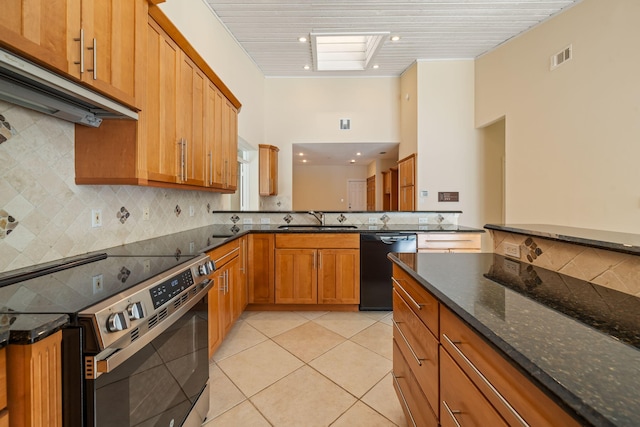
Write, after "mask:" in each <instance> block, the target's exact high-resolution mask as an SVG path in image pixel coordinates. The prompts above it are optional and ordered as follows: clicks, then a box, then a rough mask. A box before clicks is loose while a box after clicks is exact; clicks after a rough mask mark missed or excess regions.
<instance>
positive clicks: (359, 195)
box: [347, 179, 367, 211]
mask: <svg viewBox="0 0 640 427" xmlns="http://www.w3.org/2000/svg"><path fill="white" fill-rule="evenodd" d="M347 202H348V204H347V209H348V210H350V211H365V210H367V180H365V179H350V180H348V181H347Z"/></svg>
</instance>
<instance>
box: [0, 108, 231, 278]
mask: <svg viewBox="0 0 640 427" xmlns="http://www.w3.org/2000/svg"><path fill="white" fill-rule="evenodd" d="M0 116H1V117H2V120H1V121H2V128H3V132H2V135H3V138H2V139H3V142H2V143H0V272H3V271H9V270H13V269H16V268H20V267H25V266H29V265H32V264H36V263H42V262H47V261H53V260H56V259H60V258H64V257H67V256H73V255H78V254H82V253H86V252H90V251H94V250H99V249H104V248H108V247H113V246H118V245H121V244H124V243H130V242H135V241H138V240H144V239H150V238H153V237H158V236H162V235H165V234H170V233H174V232H178V231H184V230H190V229H192V228H196V227H200V226H204V225H208V224H211V223H212V222H213V221H212V216H211V212H213V211H216V210H220V209H221V206H222V200H221V195H220V194H215V193H209V192H199V191H180V190H171V189H161V188H152V187H137V186H124V185H118V186H110V185H105V186H86V185H83V186H79V185H76V184H75V182H74V180H75V172H74V147H73V140H74V125H73V124H72V123H69V122H66V121H62V120H58V119H55V118H53V117H50V116H47V115H44V114H40V113H38V112H35V111H32V110H28V109H25V108H22V107H18V106H14V105H12V104H8V103H5V102H4V101H0ZM95 211H99V213H100V216H101V222H102V226H100V227H92V217H93V213H94V212H95ZM145 211H148V212H149V215H148V218H149V219H148V220H147V219H144V217H145V215H144V214H145ZM192 212H193V215H191V213H192Z"/></svg>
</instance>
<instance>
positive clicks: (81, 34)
mask: <svg viewBox="0 0 640 427" xmlns="http://www.w3.org/2000/svg"><path fill="white" fill-rule="evenodd" d="M73 41H75V42H80V61H73V63H74V64H78V65H80V74H82V73H84V28H80V37H78V38H74V39H73Z"/></svg>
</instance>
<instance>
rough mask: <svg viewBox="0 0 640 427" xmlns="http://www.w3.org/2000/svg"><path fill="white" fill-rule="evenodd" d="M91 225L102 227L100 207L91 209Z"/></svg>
mask: <svg viewBox="0 0 640 427" xmlns="http://www.w3.org/2000/svg"><path fill="white" fill-rule="evenodd" d="M91 227H93V228H96V227H102V211H101V210H100V209H92V210H91Z"/></svg>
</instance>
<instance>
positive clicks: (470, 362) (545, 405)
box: [441, 310, 578, 427]
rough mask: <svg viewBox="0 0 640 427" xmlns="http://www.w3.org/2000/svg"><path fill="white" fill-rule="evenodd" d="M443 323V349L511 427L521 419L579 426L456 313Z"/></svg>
mask: <svg viewBox="0 0 640 427" xmlns="http://www.w3.org/2000/svg"><path fill="white" fill-rule="evenodd" d="M441 321H442V324H441V328H442V330H441V332H442V337H441V343H442V346H443V348H444V349H445V350H447V352H448V353H449V354H450V355H451V357H452V358H453V359H454V360H455V361H456V362H457V363H458V365H459V366H460V367H461V368H462V370H463V371H464V372H465V373H466V374H467V376H469V378H471V380H472V381H473V382H474V384H476V386H477V387H478V389H480V390H481V391H482V393H483V394H484V396H486V398H487V399H488V400H489V401H490V402H491V403H492V404H493V406H494V407H496V409H497V410H498V411H499V412H500V414H502V416H503V418H504V419H505V420H506V421H507V422H508V423H509V424H510V425H518V424H519V423H521V421H520V420H521V419H524V420H526V422H527V423H528V424H529V425H535V426H549V427H550V426H554V425H563V426H577V425H578V423H577V422H576V421H575V420H574V419H573V418H572V417H570V416H569V415H568V414H567V413H566V412H565V411H564V410H563V409H561V408H560V407H559V406H558V405H557V404H556V403H555V402H553V401H552V400H551V399H550V398H549V397H547V396H546V394H544V393H543V392H542V391H541V390H540V389H539V388H537V387H536V386H534V385H533V384H532V383H531V382H530V381H529V380H527V379H526V378H525V377H524V376H523V375H522V374H521V373H520V372H518V371H517V370H516V369H515V368H514V367H513V366H512V365H511V364H510V363H508V362H507V361H506V360H505V359H504V358H503V357H502V356H501V355H499V354H498V353H497V352H496V351H495V350H493V349H492V348H491V347H490V346H489V345H488V344H487V343H486V342H484V340H483V339H482V338H480V337H479V336H478V335H477V334H476V333H475V332H474V331H473V330H471V329H470V328H469V327H468V326H466V325H465V324H464V322H462V321H461V320H460V319H459V318H458V317H457V316H456V315H455V314H453V313H452V312H451V311H449V310H442V312H441ZM474 367H475V369H474ZM478 372H481V373H482V375H483V377H484V378H486V381H485V380H483V378H481V377H480V376H479V375H478ZM487 381H488V383H490V384H491V386H489V385H488V383H487ZM494 390H496V391H497V392H498V393H500V395H501V396H502V397H500V395H498V394H496V392H495V391H494ZM506 402H508V403H506Z"/></svg>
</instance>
